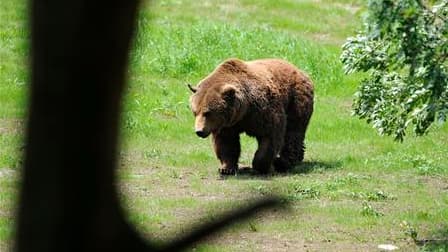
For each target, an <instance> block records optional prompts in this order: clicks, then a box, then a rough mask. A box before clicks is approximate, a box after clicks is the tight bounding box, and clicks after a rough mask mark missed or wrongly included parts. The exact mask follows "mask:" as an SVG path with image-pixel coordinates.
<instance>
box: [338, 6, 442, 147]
mask: <svg viewBox="0 0 448 252" xmlns="http://www.w3.org/2000/svg"><path fill="white" fill-rule="evenodd" d="M447 18H448V0H442V1H438V2H437V1H436V2H435V3H434V1H432V2H431V3H430V2H429V1H424V0H397V1H393V0H370V1H369V2H368V13H367V16H366V18H365V21H364V26H363V29H362V30H361V31H360V32H359V33H358V34H357V36H355V37H351V38H348V39H347V42H346V43H345V44H344V45H343V47H342V54H341V61H342V63H343V64H344V70H345V72H346V73H353V72H366V73H368V77H367V78H365V79H364V80H362V81H361V83H360V86H359V88H358V91H357V93H356V94H355V100H354V103H353V113H354V115H357V116H358V117H360V118H361V119H365V120H366V121H367V122H368V123H371V124H372V125H373V127H374V128H376V129H377V130H378V132H379V133H380V134H384V135H391V136H393V137H394V138H395V139H396V140H398V141H403V139H404V137H405V136H406V132H407V128H408V127H410V126H413V132H414V133H415V134H416V135H418V136H420V135H424V134H426V133H427V132H428V130H429V128H430V126H431V125H432V124H433V122H438V123H444V122H446V118H447V115H448V66H447V65H448V64H447V59H448V22H447Z"/></svg>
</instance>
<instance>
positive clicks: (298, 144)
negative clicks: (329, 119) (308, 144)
mask: <svg viewBox="0 0 448 252" xmlns="http://www.w3.org/2000/svg"><path fill="white" fill-rule="evenodd" d="M304 139H305V133H302V132H299V131H288V132H286V134H285V140H284V141H285V142H284V145H283V148H282V151H281V152H280V157H276V159H275V161H274V167H275V170H276V171H277V172H286V171H288V170H289V169H291V168H293V167H294V166H295V165H297V164H299V163H300V162H302V161H303V157H304V153H305V144H304Z"/></svg>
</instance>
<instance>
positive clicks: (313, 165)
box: [286, 161, 342, 174]
mask: <svg viewBox="0 0 448 252" xmlns="http://www.w3.org/2000/svg"><path fill="white" fill-rule="evenodd" d="M341 166H342V163H341V162H340V161H335V162H320V161H306V162H302V163H301V164H299V165H297V166H296V167H294V168H293V169H291V171H289V172H288V173H286V174H303V173H311V172H324V171H326V170H331V169H336V168H339V167H341Z"/></svg>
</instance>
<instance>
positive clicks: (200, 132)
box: [196, 130, 208, 138]
mask: <svg viewBox="0 0 448 252" xmlns="http://www.w3.org/2000/svg"><path fill="white" fill-rule="evenodd" d="M196 135H198V137H202V138H206V137H207V136H208V133H207V132H205V131H203V130H197V131H196Z"/></svg>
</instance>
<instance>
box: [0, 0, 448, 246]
mask: <svg viewBox="0 0 448 252" xmlns="http://www.w3.org/2000/svg"><path fill="white" fill-rule="evenodd" d="M364 4H365V3H364V1H355V0H351V1H348V0H345V1H344V0H337V1H329V0H321V1H312V0H300V1H292V0H281V1H268V0H261V1H260V0H258V1H254V0H239V1H237V0H231V1H218V0H211V1H207V2H201V1H177V0H165V1H154V2H151V3H144V4H142V6H141V7H142V9H141V11H140V14H139V19H138V23H137V24H138V31H137V34H136V37H135V40H134V45H133V49H132V51H131V60H130V69H129V72H128V76H129V86H128V88H127V90H126V96H125V102H124V108H123V116H122V136H123V137H122V148H121V153H120V161H121V165H120V170H119V177H120V181H121V184H120V193H121V196H122V199H123V204H124V206H125V207H126V209H127V211H128V213H129V220H130V221H131V222H132V223H134V225H136V226H137V228H138V229H139V230H140V232H142V233H143V235H144V236H146V237H147V238H150V239H154V240H156V241H157V242H163V241H165V240H167V239H169V238H170V237H173V236H176V235H179V234H182V233H184V232H187V231H188V228H187V227H189V226H190V225H193V224H195V223H200V222H203V221H204V220H210V219H213V218H215V217H216V215H217V214H219V213H221V212H222V211H223V210H225V209H231V208H235V207H238V206H240V205H241V204H245V203H247V201H248V199H253V198H256V197H260V196H266V195H272V194H279V195H282V196H284V197H285V198H286V199H287V200H289V201H290V202H291V210H290V211H286V212H285V211H280V210H277V211H273V212H269V213H266V214H258V215H257V216H256V217H255V218H254V219H252V220H249V221H246V222H242V223H240V224H238V225H235V226H233V227H230V228H228V229H227V230H226V231H225V232H223V233H221V234H219V235H217V236H215V237H213V238H211V239H209V240H207V241H206V243H205V244H203V245H198V246H197V248H196V249H195V251H259V250H264V251H284V250H288V251H306V250H311V251H334V250H337V251H377V246H378V244H384V243H389V244H394V245H397V246H399V247H400V248H401V249H402V250H403V251H418V250H421V251H444V249H446V248H447V246H448V245H447V244H448V242H447V239H448V235H447V234H448V225H447V224H446V223H448V210H447V209H448V194H447V192H448V191H447V190H448V189H447V188H448V169H447V167H448V158H447V156H448V149H447V148H446V143H447V142H448V126H447V125H443V126H437V125H435V126H434V127H433V128H432V130H431V132H430V133H429V134H428V135H427V136H425V137H421V138H416V137H414V136H412V135H410V136H408V138H407V139H406V141H405V142H404V143H397V142H394V141H393V140H392V139H391V138H387V137H381V136H378V135H377V134H376V132H375V131H374V130H373V129H372V127H371V126H370V125H367V124H366V123H365V122H364V121H360V120H358V119H357V118H354V117H351V101H352V95H353V93H354V92H355V91H356V85H357V82H358V81H359V80H360V79H361V76H356V75H353V76H345V75H344V74H343V73H342V66H341V64H340V62H339V54H340V46H341V44H342V43H343V42H344V39H345V38H346V37H347V36H350V35H352V34H354V33H355V29H356V27H357V26H358V25H359V24H360V16H361V11H362V10H363V9H365V6H364ZM26 22H27V17H26V5H25V2H24V1H12V0H5V1H2V2H1V4H0V58H1V60H0V102H1V104H0V251H4V250H6V249H8V248H10V245H9V244H10V242H11V240H12V237H13V232H14V229H13V216H14V213H13V211H14V208H15V204H16V199H17V187H16V184H17V181H18V174H19V171H20V165H21V148H22V146H23V128H24V127H23V124H24V116H25V114H26V97H27V85H28V84H27V81H28V78H29V73H28V70H27V68H26V67H27V62H28V42H27V38H28V36H29V35H28V34H29V32H28V30H27V28H26ZM230 57H238V58H241V59H245V60H250V59H256V58H266V57H278V58H284V59H287V60H289V61H291V62H292V63H294V64H296V65H297V66H299V67H300V68H301V69H303V70H305V71H306V72H308V73H309V74H310V76H311V77H312V79H313V81H314V83H315V88H316V99H315V100H316V103H315V113H314V115H313V118H312V121H311V124H310V126H309V131H308V135H307V151H306V156H305V162H304V163H303V164H302V165H300V166H298V167H296V168H295V169H294V170H293V171H291V172H290V173H288V174H286V175H279V174H276V175H273V176H269V177H258V176H252V175H247V174H241V175H239V176H236V177H229V178H227V179H224V180H222V179H219V176H218V174H217V168H218V165H219V164H218V161H217V160H216V158H215V156H214V154H213V150H212V147H211V143H210V140H209V139H205V140H204V139H199V138H197V137H196V136H195V135H194V132H193V119H194V118H193V116H192V115H191V112H190V110H189V104H188V98H189V95H190V93H189V90H188V88H186V85H185V84H186V83H188V82H191V83H197V82H198V81H199V80H200V79H201V78H203V77H204V76H205V75H207V74H208V73H209V72H210V71H212V70H213V69H214V68H215V66H216V65H217V64H218V63H220V62H221V61H223V60H224V59H226V58H230ZM242 142H243V144H242V145H243V153H242V157H241V163H242V164H244V165H248V164H250V163H251V159H252V155H253V153H254V152H255V149H256V143H255V141H254V140H253V139H251V138H249V137H246V136H244V137H242ZM404 222H406V223H407V224H406V225H404V224H403V223H404ZM410 230H414V231H415V233H416V235H417V236H416V239H417V242H414V241H413V239H412V237H411V235H410V233H412V232H410ZM230 240H232V241H231V242H230ZM423 241H426V243H424V242H423Z"/></svg>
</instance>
